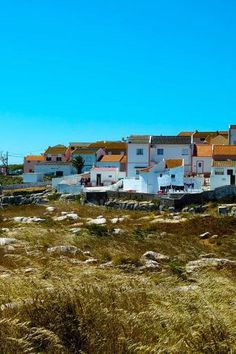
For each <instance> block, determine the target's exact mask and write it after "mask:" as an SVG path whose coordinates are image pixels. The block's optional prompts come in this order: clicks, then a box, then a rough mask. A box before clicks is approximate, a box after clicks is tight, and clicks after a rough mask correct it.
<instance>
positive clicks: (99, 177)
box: [97, 173, 102, 186]
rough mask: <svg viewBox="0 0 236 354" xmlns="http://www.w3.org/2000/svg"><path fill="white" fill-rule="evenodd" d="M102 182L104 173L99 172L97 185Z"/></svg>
mask: <svg viewBox="0 0 236 354" xmlns="http://www.w3.org/2000/svg"><path fill="white" fill-rule="evenodd" d="M101 182H102V175H101V174H100V173H98V174H97V186H100V185H101Z"/></svg>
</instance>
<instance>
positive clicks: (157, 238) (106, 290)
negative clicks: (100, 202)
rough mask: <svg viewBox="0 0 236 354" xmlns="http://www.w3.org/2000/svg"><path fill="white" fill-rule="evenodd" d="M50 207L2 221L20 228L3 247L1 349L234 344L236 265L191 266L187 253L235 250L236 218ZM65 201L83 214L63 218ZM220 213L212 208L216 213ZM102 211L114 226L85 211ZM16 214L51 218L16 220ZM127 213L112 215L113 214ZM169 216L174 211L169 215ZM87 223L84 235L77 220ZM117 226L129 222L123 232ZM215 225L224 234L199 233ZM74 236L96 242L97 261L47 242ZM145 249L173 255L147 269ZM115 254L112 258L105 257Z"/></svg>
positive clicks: (83, 244)
mask: <svg viewBox="0 0 236 354" xmlns="http://www.w3.org/2000/svg"><path fill="white" fill-rule="evenodd" d="M53 205H54V206H55V207H56V210H55V212H53V213H52V214H48V213H46V209H45V207H43V206H41V207H39V206H30V207H29V206H24V207H9V208H8V209H6V210H4V211H1V213H2V214H1V216H0V227H8V228H9V229H10V232H8V233H5V232H4V233H3V232H2V235H1V236H3V235H4V236H9V237H15V238H17V240H19V242H18V243H17V244H14V245H13V246H14V249H10V250H9V249H8V248H7V247H5V246H4V247H1V249H0V312H1V317H0V318H1V319H0V353H7V354H8V353H9V354H11V353H56V354H57V353H89V354H90V353H91V354H94V353H98V354H100V353H101V354H106V353H107V354H110V353H118V354H124V353H138V354H139V353H140V354H143V353H181V354H182V353H183V354H185V353H186V354H187V353H196V354H198V353H207V354H208V353H209V354H211V353H212V354H213V353H235V352H236V344H235V343H236V333H235V331H236V313H235V312H236V311H235V309H236V306H235V304H236V288H235V278H236V277H235V273H234V272H233V271H232V270H230V269H221V270H207V271H204V272H201V273H200V274H199V275H198V276H195V277H194V278H193V279H192V278H191V277H188V276H183V274H182V271H183V269H184V266H185V264H186V262H188V261H189V260H194V259H197V258H198V257H199V256H200V254H202V253H214V254H215V255H216V256H218V257H228V258H230V259H234V258H235V255H236V238H235V226H236V221H235V219H234V218H218V217H216V216H215V215H212V216H209V217H205V218H204V217H201V216H197V217H193V216H188V220H187V221H186V222H183V223H179V224H171V223H154V224H153V223H150V221H152V220H153V219H154V218H155V217H157V216H158V213H144V212H127V211H114V210H107V209H105V208H101V207H100V208H98V207H83V206H80V205H78V204H76V203H62V202H53ZM62 211H70V212H71V211H74V212H76V213H78V214H79V216H80V219H79V220H78V221H76V222H75V221H68V220H67V221H62V222H56V221H53V220H52V218H53V217H54V216H59V215H60V213H61V212H62ZM213 214H214V213H213ZM98 215H103V216H104V217H105V218H106V219H107V224H106V226H98V227H89V226H88V225H87V224H86V218H88V217H91V218H94V217H97V216H98ZM14 216H38V217H43V218H45V219H46V221H45V222H43V223H41V224H39V225H34V224H17V223H14V222H13V221H12V220H10V218H12V217H14ZM115 216H119V217H124V216H125V219H124V220H123V221H122V222H120V223H118V224H115V225H114V224H112V223H111V221H110V220H111V218H113V217H115ZM168 217H169V216H168ZM78 224H80V226H79V227H81V232H80V233H79V234H78V235H74V234H72V232H71V231H70V228H72V227H76V225H77V226H78ZM114 228H120V229H122V230H123V234H119V235H115V234H114ZM205 231H210V232H211V233H212V234H216V233H217V234H218V235H219V238H217V239H209V240H200V239H199V237H198V235H199V234H200V233H202V232H205ZM55 245H74V246H77V247H78V248H79V249H80V250H81V251H90V253H91V254H92V256H93V257H95V258H97V259H98V264H97V265H92V266H91V265H86V264H85V263H84V262H83V261H84V260H85V259H87V257H86V256H84V255H83V254H82V253H81V252H79V253H78V254H77V255H50V254H49V253H48V252H47V248H48V247H50V246H55ZM147 250H154V251H157V252H160V253H163V254H166V255H169V256H170V258H171V261H170V262H169V264H167V265H166V266H165V267H164V268H163V271H162V272H153V273H149V272H146V271H141V270H140V268H139V265H141V261H140V257H141V256H142V254H143V253H144V252H145V251H147ZM107 261H112V262H113V266H112V267H101V266H100V265H101V264H103V263H104V262H107Z"/></svg>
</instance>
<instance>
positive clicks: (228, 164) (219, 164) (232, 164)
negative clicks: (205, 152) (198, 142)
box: [212, 160, 236, 167]
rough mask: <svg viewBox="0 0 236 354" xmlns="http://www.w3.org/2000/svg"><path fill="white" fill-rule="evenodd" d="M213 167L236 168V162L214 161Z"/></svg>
mask: <svg viewBox="0 0 236 354" xmlns="http://www.w3.org/2000/svg"><path fill="white" fill-rule="evenodd" d="M212 166H213V167H236V161H231V160H226V161H213V162H212Z"/></svg>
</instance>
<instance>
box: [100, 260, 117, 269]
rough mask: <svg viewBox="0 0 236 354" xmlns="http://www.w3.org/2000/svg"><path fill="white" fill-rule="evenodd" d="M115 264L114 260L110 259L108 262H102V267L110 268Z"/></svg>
mask: <svg viewBox="0 0 236 354" xmlns="http://www.w3.org/2000/svg"><path fill="white" fill-rule="evenodd" d="M113 266H114V263H113V262H112V261H109V262H106V263H102V264H101V265H100V268H110V267H113Z"/></svg>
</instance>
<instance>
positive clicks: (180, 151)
mask: <svg viewBox="0 0 236 354" xmlns="http://www.w3.org/2000/svg"><path fill="white" fill-rule="evenodd" d="M158 149H163V155H158V154H157V150H158ZM191 157H192V147H191V145H186V144H183V145H182V144H181V145H179V144H178V145H177V144H155V145H153V147H152V148H151V162H155V163H157V162H159V161H161V160H163V159H165V160H175V159H184V171H185V173H190V172H191Z"/></svg>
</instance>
